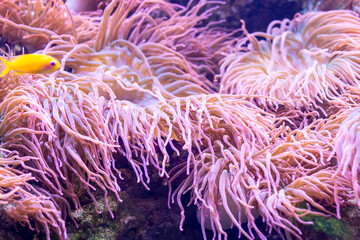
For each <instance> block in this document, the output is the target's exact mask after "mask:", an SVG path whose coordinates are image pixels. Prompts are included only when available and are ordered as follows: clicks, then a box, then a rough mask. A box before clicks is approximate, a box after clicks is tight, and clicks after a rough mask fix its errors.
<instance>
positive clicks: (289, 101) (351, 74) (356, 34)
mask: <svg viewBox="0 0 360 240" xmlns="http://www.w3.org/2000/svg"><path fill="white" fill-rule="evenodd" d="M359 23H360V20H359V18H358V16H357V14H356V13H354V12H352V11H345V10H342V11H340V10H339V11H329V12H309V13H306V14H304V15H300V14H298V15H296V16H295V18H294V19H293V20H288V19H285V20H283V21H273V22H272V23H271V24H269V27H268V30H267V32H266V33H261V32H257V33H252V34H250V33H247V32H246V30H245V26H243V29H244V32H245V33H246V37H245V38H241V39H239V41H238V42H237V44H236V45H235V46H234V48H233V52H231V53H230V54H228V55H227V56H226V57H225V58H224V59H223V61H222V65H221V74H220V77H221V84H222V86H223V88H222V89H223V92H224V93H232V94H249V95H250V96H249V97H250V99H251V101H254V102H256V103H257V104H259V105H260V106H263V107H267V108H275V109H276V108H278V107H279V106H281V105H284V106H286V108H287V109H305V110H306V111H311V110H312V109H317V110H319V109H320V110H322V112H323V113H326V109H325V110H324V109H323V107H322V106H323V105H322V104H323V103H324V102H326V101H329V100H331V99H334V98H335V97H337V96H339V95H341V94H342V93H343V92H344V91H345V88H346V87H347V86H358V84H359V83H358V79H359V68H358V67H357V65H358V63H359V44H358V42H359V39H360V28H359V26H360V24H359ZM260 39H261V40H260ZM251 95H254V96H251Z"/></svg>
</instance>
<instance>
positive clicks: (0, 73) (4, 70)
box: [0, 57, 11, 77]
mask: <svg viewBox="0 0 360 240" xmlns="http://www.w3.org/2000/svg"><path fill="white" fill-rule="evenodd" d="M0 60H1V61H0V63H1V69H0V77H2V76H4V75H6V74H8V73H9V72H10V70H11V68H10V66H9V65H10V63H9V62H8V61H6V60H5V59H4V58H3V57H0Z"/></svg>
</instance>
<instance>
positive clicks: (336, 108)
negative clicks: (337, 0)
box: [0, 0, 360, 239]
mask: <svg viewBox="0 0 360 240" xmlns="http://www.w3.org/2000/svg"><path fill="white" fill-rule="evenodd" d="M220 3H221V2H220V1H200V2H199V3H197V4H195V3H192V2H190V3H189V5H188V7H182V6H179V5H176V4H171V3H168V2H166V1H162V0H146V1H130V0H113V1H111V2H109V3H108V5H107V6H106V8H105V9H104V11H103V12H102V11H97V12H91V13H84V14H79V13H74V12H72V11H70V10H69V9H68V8H67V7H66V5H65V4H64V3H63V2H62V1H57V0H52V1H16V2H9V1H1V2H0V29H1V34H2V36H3V37H4V39H5V40H6V41H9V42H13V41H15V42H19V43H20V44H21V45H22V46H24V47H25V48H26V49H28V50H29V51H37V50H40V51H41V52H43V53H46V54H49V55H51V56H53V57H55V58H58V59H59V60H61V68H60V70H58V71H56V72H54V73H52V74H50V75H49V74H48V75H44V74H36V75H29V74H25V75H13V74H9V75H7V76H4V77H3V79H2V80H1V82H0V136H1V142H0V143H1V145H0V147H1V148H0V153H1V158H0V204H1V205H2V209H3V211H4V212H5V213H6V214H7V216H8V217H9V218H10V219H12V220H14V221H16V222H19V223H21V224H27V225H29V227H30V228H31V229H33V228H34V227H33V226H32V223H34V224H35V229H36V230H39V229H40V228H43V229H45V231H46V234H47V238H50V231H54V232H55V233H57V234H58V235H59V237H60V238H61V239H67V238H68V236H67V232H66V228H65V219H66V215H67V214H70V210H71V208H74V209H81V204H80V200H79V197H80V196H79V195H78V194H79V192H80V193H82V194H87V195H88V196H90V197H91V198H92V199H93V201H94V204H95V207H96V208H97V206H96V205H97V200H96V197H95V193H96V191H98V192H99V191H100V192H101V193H102V194H103V195H104V199H105V203H106V205H107V206H108V203H107V202H106V201H107V200H106V199H107V196H108V194H114V195H115V196H116V197H117V199H118V200H119V201H121V199H120V196H119V192H120V185H119V181H122V180H123V179H122V176H121V172H120V170H119V169H118V168H117V163H118V162H119V161H124V160H126V161H127V162H128V163H129V165H130V166H131V167H132V169H133V171H134V172H135V175H136V177H137V181H138V182H139V183H141V184H142V185H143V186H144V187H145V188H148V185H149V182H150V181H151V176H149V175H150V174H149V171H150V168H151V170H155V171H156V172H157V173H158V174H159V176H160V177H163V178H164V179H167V184H168V186H169V206H171V203H173V202H175V200H176V202H177V204H178V206H179V207H180V209H181V217H182V218H181V222H180V229H182V225H183V222H184V216H185V213H184V211H185V207H184V202H183V199H182V196H183V195H184V194H185V193H189V194H190V204H195V205H196V206H197V209H198V211H197V217H198V220H199V222H200V224H201V228H202V231H203V234H204V237H205V236H206V233H205V229H212V230H213V232H214V237H216V236H218V238H219V239H221V238H222V237H225V238H226V237H227V233H226V231H225V230H226V229H227V228H230V227H232V226H235V227H236V228H237V229H238V230H239V236H242V235H243V236H245V237H246V238H248V239H253V238H255V237H256V236H258V237H260V238H261V239H266V238H267V233H266V232H263V231H262V230H261V229H260V228H259V226H258V225H257V223H256V222H255V219H257V218H261V219H262V220H263V222H265V224H266V226H267V227H268V230H269V232H271V231H276V232H277V233H278V234H280V235H283V233H284V232H285V234H292V235H293V236H295V237H297V238H299V239H300V238H301V231H300V229H299V227H298V225H297V222H298V223H301V224H311V222H307V221H305V220H303V217H304V216H306V215H309V214H314V215H322V216H335V217H338V218H340V217H341V215H340V208H341V207H343V206H345V205H347V204H351V201H350V200H352V199H353V198H354V199H355V200H356V202H357V204H358V205H359V206H360V200H359V199H360V186H359V184H360V183H359V181H360V178H359V177H360V169H359V168H358V165H359V161H360V157H359V156H358V155H359V152H358V149H357V146H358V143H359V141H360V140H359V139H360V138H359V131H358V123H359V121H360V120H359V117H358V113H359V110H358V108H357V105H358V103H359V102H360V94H359V93H358V92H359V90H358V87H359V74H360V72H359V69H360V68H359V63H360V58H359V57H360V54H359V49H358V48H359V47H358V45H359V42H360V28H359V26H360V24H359V23H360V19H359V17H358V15H357V14H356V13H355V12H354V11H351V10H338V11H328V12H310V13H306V14H304V15H300V14H298V15H296V16H295V17H294V19H293V20H283V21H274V22H272V23H270V25H269V27H268V30H267V32H266V33H262V32H256V33H248V32H247V31H246V28H245V25H244V26H243V29H242V31H243V33H244V34H243V35H242V36H241V37H240V38H234V36H233V34H232V33H230V32H229V31H225V30H221V29H220V28H217V27H213V25H214V24H215V23H209V24H207V25H204V24H203V23H202V21H204V20H206V19H207V18H208V16H209V15H210V14H211V11H212V10H214V9H215V8H216V7H210V8H209V7H207V6H208V5H210V6H215V5H216V4H220ZM205 6H206V7H207V8H206V9H207V10H204V9H205V8H204V7H205ZM55 9H56V10H55ZM344 22H346V24H344ZM8 33H11V34H8ZM219 59H221V61H220V62H219ZM215 74H218V75H217V76H215V79H216V80H219V81H220V88H218V85H217V84H216V81H215V80H214V79H212V77H213V76H214V75H215ZM358 138H359V139H358ZM174 153H175V154H177V155H178V156H179V155H182V156H185V158H181V159H182V162H180V163H179V162H177V163H176V165H175V164H174V163H173V161H172V160H173V154H174ZM119 156H121V157H119ZM79 189H82V191H79ZM303 203H305V206H306V207H305V208H304V207H303ZM108 209H109V212H110V214H113V213H112V212H111V210H110V207H109V206H108ZM245 222H246V223H247V228H244V226H243V225H242V223H245Z"/></svg>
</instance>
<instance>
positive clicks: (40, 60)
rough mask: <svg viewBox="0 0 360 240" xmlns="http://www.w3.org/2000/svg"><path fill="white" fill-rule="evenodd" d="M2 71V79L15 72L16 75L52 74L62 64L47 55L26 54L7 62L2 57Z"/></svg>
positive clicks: (0, 58) (0, 75) (0, 74)
mask: <svg viewBox="0 0 360 240" xmlns="http://www.w3.org/2000/svg"><path fill="white" fill-rule="evenodd" d="M0 60H1V63H2V70H1V73H0V77H2V76H4V75H5V74H7V73H9V72H10V71H14V72H15V73H16V74H23V73H32V74H35V73H51V72H54V71H55V70H57V69H59V68H60V62H59V61H58V60H56V59H55V58H53V57H50V56H48V55H45V54H24V55H19V56H16V57H13V58H11V59H10V61H6V60H5V59H4V58H2V57H0Z"/></svg>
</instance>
